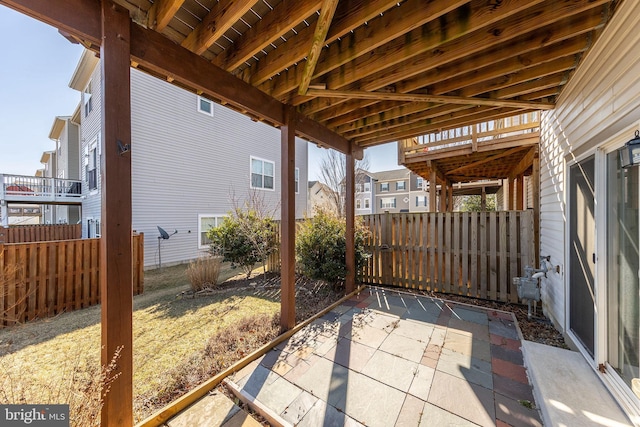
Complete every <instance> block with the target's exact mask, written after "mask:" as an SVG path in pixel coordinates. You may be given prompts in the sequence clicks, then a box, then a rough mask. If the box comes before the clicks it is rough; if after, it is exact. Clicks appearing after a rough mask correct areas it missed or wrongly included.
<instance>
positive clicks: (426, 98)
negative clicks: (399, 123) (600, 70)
mask: <svg viewBox="0 0 640 427" xmlns="http://www.w3.org/2000/svg"><path fill="white" fill-rule="evenodd" d="M307 94H308V95H309V96H321V97H326V98H346V99H375V100H378V101H402V102H435V103H442V104H460V105H488V106H493V107H511V108H530V109H534V110H551V109H553V108H555V104H553V103H550V102H536V101H517V100H507V99H489V98H477V97H476V98H474V97H462V96H446V95H421V94H412V93H387V92H366V91H357V90H356V91H341V90H320V89H309V90H308V91H307Z"/></svg>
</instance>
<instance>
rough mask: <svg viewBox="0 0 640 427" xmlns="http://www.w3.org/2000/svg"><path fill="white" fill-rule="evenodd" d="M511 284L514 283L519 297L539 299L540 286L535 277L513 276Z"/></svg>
mask: <svg viewBox="0 0 640 427" xmlns="http://www.w3.org/2000/svg"><path fill="white" fill-rule="evenodd" d="M513 284H514V285H516V288H517V290H518V297H519V298H520V299H526V300H532V301H540V286H538V279H537V278H536V279H529V278H527V277H514V278H513Z"/></svg>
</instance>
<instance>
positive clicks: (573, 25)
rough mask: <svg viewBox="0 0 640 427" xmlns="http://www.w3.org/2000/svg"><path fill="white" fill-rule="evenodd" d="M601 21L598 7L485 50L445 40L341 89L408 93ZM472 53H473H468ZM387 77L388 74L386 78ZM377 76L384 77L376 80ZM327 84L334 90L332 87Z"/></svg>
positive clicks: (310, 108)
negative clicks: (391, 88)
mask: <svg viewBox="0 0 640 427" xmlns="http://www.w3.org/2000/svg"><path fill="white" fill-rule="evenodd" d="M602 23H603V22H602V16H601V13H600V11H599V10H598V9H593V10H588V11H587V12H583V13H581V14H578V15H575V16H571V17H569V18H565V19H561V20H559V21H557V22H555V23H553V24H551V25H548V26H546V27H543V28H539V29H538V30H536V31H534V32H525V33H524V34H521V35H519V36H517V37H515V38H511V39H507V40H504V41H501V42H499V43H495V44H493V43H492V40H487V45H489V46H493V48H491V51H490V52H488V53H487V50H486V49H488V47H487V46H482V45H477V44H471V45H470V43H471V41H472V39H471V38H469V39H468V40H467V39H465V40H466V42H463V43H460V42H453V43H446V44H444V45H443V46H442V48H441V49H444V53H443V54H441V55H432V54H431V53H429V52H427V53H425V54H423V56H424V59H422V56H418V57H416V58H415V59H414V61H413V62H411V63H408V64H407V63H400V64H398V65H396V66H393V67H390V68H387V69H386V71H384V72H383V73H379V74H376V75H372V76H371V77H368V78H366V79H363V80H362V81H360V82H358V83H357V84H353V85H349V86H345V87H344V88H342V89H343V90H351V89H357V90H362V89H366V90H369V91H372V90H378V89H380V88H383V87H385V86H386V85H387V84H390V83H391V82H393V85H394V87H395V88H396V92H397V93H409V92H412V91H416V90H419V89H423V88H426V87H428V86H429V85H432V84H434V83H437V82H440V81H443V80H447V79H452V80H455V79H457V78H458V77H462V76H464V74H465V73H467V72H468V71H469V63H473V64H474V68H476V69H479V68H481V67H486V66H490V65H491V64H493V63H496V62H499V61H501V60H503V59H505V57H508V56H514V55H526V54H527V53H529V52H532V51H536V50H538V49H541V50H546V49H550V48H553V45H554V44H562V43H564V42H566V41H567V40H570V39H571V38H574V37H577V36H579V35H583V34H585V33H588V32H590V31H591V30H592V29H593V28H594V27H599V26H601V25H602ZM470 46H471V47H470ZM514 47H517V50H516V51H514ZM439 51H440V50H439ZM473 52H475V53H476V54H475V55H474V56H470V55H472V53H473ZM525 60H526V59H525ZM410 68H415V71H414V72H412V73H410V74H411V75H413V77H408V76H407V71H408V70H409V69H410ZM387 77H389V79H388V80H387ZM379 78H382V79H383V80H379ZM329 87H331V88H332V89H336V88H335V87H332V86H329ZM430 93H431V92H430ZM474 95H477V94H474ZM341 102H344V100H340V99H335V100H332V101H331V102H327V100H326V99H324V98H316V99H314V100H313V101H310V102H307V103H305V104H303V105H302V106H301V108H300V110H301V111H303V112H304V113H305V114H314V115H316V116H318V115H317V113H318V112H319V111H322V110H324V109H327V108H330V107H335V106H338V105H339V103H341ZM330 117H338V114H333V115H332V116H330ZM318 120H323V118H322V117H320V116H318Z"/></svg>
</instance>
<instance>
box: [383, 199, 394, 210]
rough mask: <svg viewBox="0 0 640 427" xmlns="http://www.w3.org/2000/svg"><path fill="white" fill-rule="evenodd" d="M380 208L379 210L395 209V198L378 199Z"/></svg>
mask: <svg viewBox="0 0 640 427" xmlns="http://www.w3.org/2000/svg"><path fill="white" fill-rule="evenodd" d="M380 207H381V208H383V209H384V208H395V207H396V198H395V197H383V198H381V199H380Z"/></svg>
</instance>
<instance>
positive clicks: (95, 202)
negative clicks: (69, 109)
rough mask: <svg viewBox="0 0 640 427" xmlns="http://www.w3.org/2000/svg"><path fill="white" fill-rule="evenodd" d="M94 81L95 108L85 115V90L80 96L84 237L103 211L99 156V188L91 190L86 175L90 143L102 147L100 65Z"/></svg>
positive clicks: (95, 71)
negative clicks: (94, 142)
mask: <svg viewBox="0 0 640 427" xmlns="http://www.w3.org/2000/svg"><path fill="white" fill-rule="evenodd" d="M91 82H92V104H93V110H92V111H91V112H90V113H89V114H88V115H86V116H85V111H84V102H85V99H84V96H85V95H84V92H82V93H81V98H80V116H81V121H82V124H81V126H80V134H81V141H82V147H81V153H80V159H81V163H80V176H81V177H82V195H83V196H84V199H83V200H82V237H83V238H87V237H89V236H88V228H87V221H88V219H89V218H92V219H94V220H100V217H101V212H100V206H101V196H100V188H101V186H102V182H101V181H102V180H101V179H100V177H101V170H100V169H101V160H100V158H99V157H98V162H97V166H96V167H97V172H96V177H97V178H96V179H97V183H98V189H97V190H93V191H90V190H89V186H88V182H87V176H86V167H85V166H86V157H85V154H86V153H87V150H88V147H89V145H90V144H91V143H92V142H93V141H94V140H97V142H98V153H101V149H100V148H99V147H100V135H99V134H100V131H101V126H100V122H101V112H100V105H101V103H102V93H101V91H100V65H99V64H98V66H97V67H96V68H95V70H94V71H93V73H92V75H91Z"/></svg>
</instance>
